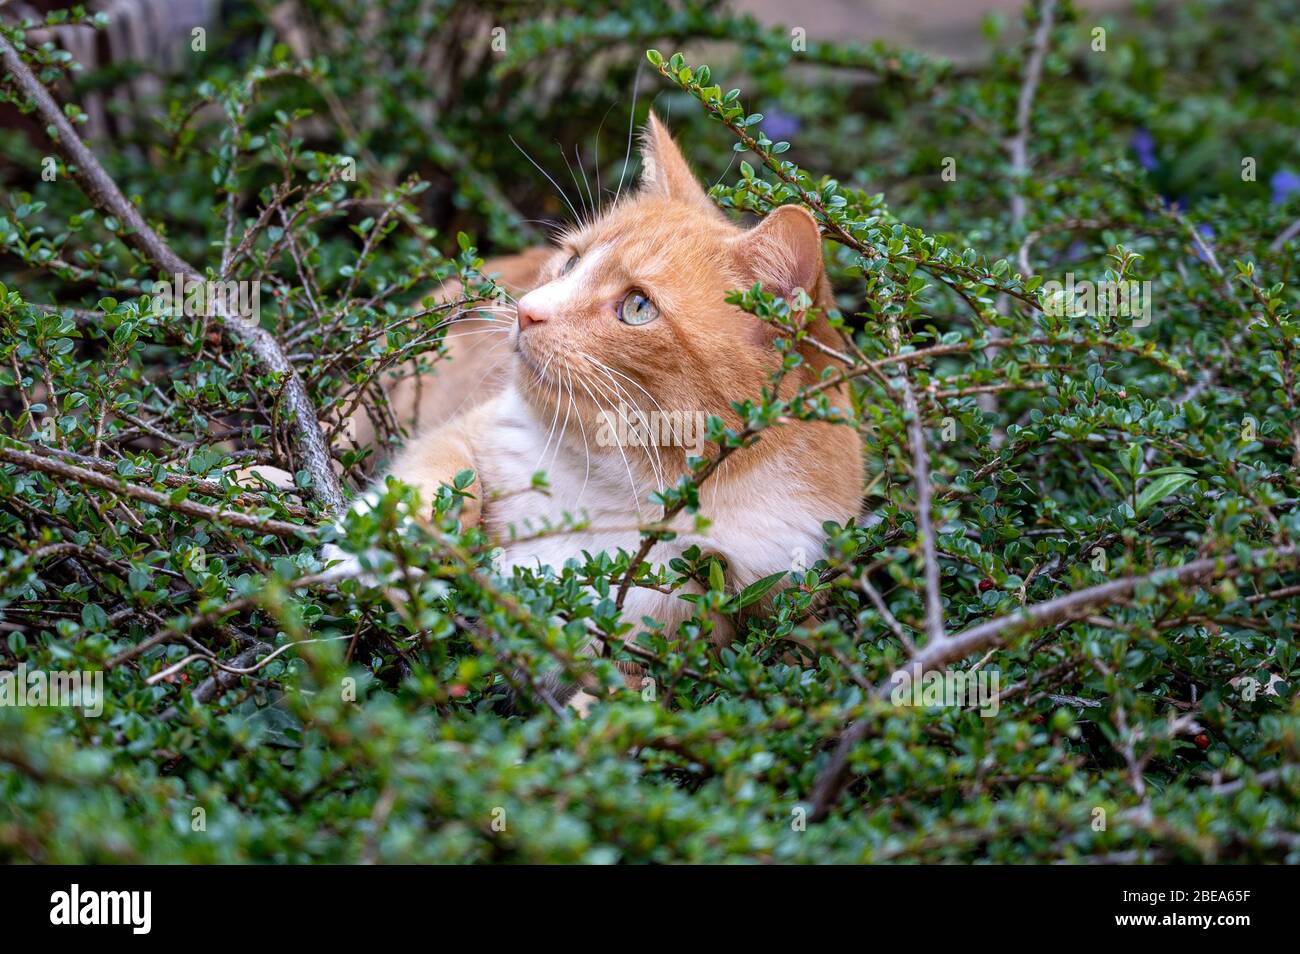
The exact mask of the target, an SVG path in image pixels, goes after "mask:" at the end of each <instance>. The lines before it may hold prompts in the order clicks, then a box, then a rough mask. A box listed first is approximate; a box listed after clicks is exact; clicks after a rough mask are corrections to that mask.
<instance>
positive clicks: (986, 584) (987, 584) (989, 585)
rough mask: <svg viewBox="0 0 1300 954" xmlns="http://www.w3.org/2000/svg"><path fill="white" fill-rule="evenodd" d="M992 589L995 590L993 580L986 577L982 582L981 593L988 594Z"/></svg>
mask: <svg viewBox="0 0 1300 954" xmlns="http://www.w3.org/2000/svg"><path fill="white" fill-rule="evenodd" d="M991 589H993V581H992V580H990V579H989V578H988V577H987V576H986V577H984V579H982V580H980V592H981V593H987V592H988V591H989V590H991Z"/></svg>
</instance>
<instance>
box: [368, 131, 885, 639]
mask: <svg viewBox="0 0 1300 954" xmlns="http://www.w3.org/2000/svg"><path fill="white" fill-rule="evenodd" d="M643 154H644V156H645V160H646V163H645V165H646V168H647V172H646V174H645V176H644V177H643V181H642V184H641V187H640V189H639V190H638V191H636V192H635V193H633V194H630V195H627V196H625V197H623V198H622V199H621V200H620V201H618V202H617V203H616V204H615V205H614V206H613V207H612V208H611V209H609V210H608V211H606V212H604V213H603V214H602V215H601V216H600V217H599V218H598V219H596V220H595V221H593V222H589V223H585V224H583V225H580V226H579V227H576V228H574V229H573V230H572V231H570V232H569V233H567V234H566V235H565V236H564V237H563V239H562V241H561V242H560V243H559V244H560V247H559V248H558V249H548V250H534V251H533V252H530V253H526V254H525V255H524V256H519V257H516V258H514V259H509V260H501V261H498V262H497V263H494V264H493V266H492V269H494V270H498V271H500V272H501V274H502V277H503V279H505V280H506V283H507V285H508V286H513V288H514V289H516V290H517V291H516V293H518V292H522V291H524V290H525V289H528V293H527V294H524V295H522V297H521V298H520V300H519V308H520V310H521V311H523V312H524V313H525V315H526V316H529V317H530V318H531V319H532V320H528V321H526V324H527V327H523V328H519V327H515V328H514V329H513V330H511V331H509V333H508V338H505V337H501V336H498V335H493V334H480V335H477V336H473V337H468V336H467V337H465V338H464V339H463V340H460V341H454V342H453V350H452V354H451V358H452V360H451V362H450V364H449V367H450V368H451V371H450V373H449V374H440V375H439V376H437V377H435V378H434V379H433V380H425V381H422V382H418V384H419V387H417V386H416V383H415V382H412V383H410V384H407V385H403V386H402V387H401V388H399V389H398V390H396V391H395V392H394V393H393V395H392V399H393V400H394V402H395V403H396V409H397V411H398V413H399V414H401V415H404V416H406V417H408V419H409V418H415V417H417V416H418V417H421V418H423V419H424V421H425V422H426V424H425V428H424V429H423V430H422V431H421V432H420V433H419V434H418V435H417V436H416V437H415V438H414V439H413V440H412V441H411V442H410V444H409V445H408V446H407V447H406V448H405V449H404V450H403V451H402V452H401V453H400V454H399V455H398V456H397V457H396V459H395V460H394V461H393V464H392V473H393V474H394V475H395V476H397V477H398V478H400V479H402V480H405V481H406V482H408V483H411V484H413V485H414V486H416V487H417V489H419V490H420V491H421V494H422V497H423V498H424V499H425V500H429V499H431V497H432V496H433V494H434V493H435V492H436V489H437V487H438V485H439V484H440V483H444V482H450V480H451V478H452V477H453V476H454V475H455V474H456V473H457V472H458V471H460V470H462V469H465V468H470V469H473V470H475V472H476V474H477V475H478V480H477V481H476V483H475V485H474V486H473V487H472V488H471V490H472V491H473V492H474V493H475V494H476V495H477V497H478V499H479V500H480V501H481V508H479V507H471V508H469V509H468V510H467V511H466V512H465V513H463V514H462V519H463V521H465V522H474V521H477V520H480V519H481V520H482V521H483V523H484V524H485V527H486V529H487V530H488V531H489V533H490V534H491V535H492V536H493V537H495V538H497V539H500V540H502V541H509V540H510V538H511V533H512V530H520V529H522V528H521V527H519V526H518V525H519V524H520V523H521V522H528V521H531V520H534V519H537V520H539V521H540V520H542V519H553V518H554V517H555V516H557V514H558V513H559V512H560V510H561V509H563V507H562V505H563V506H564V507H567V506H568V505H573V506H575V507H576V506H583V504H584V500H583V494H584V493H585V492H586V490H587V488H586V482H585V481H583V477H584V474H583V469H582V465H583V462H584V455H585V457H586V469H587V474H586V478H587V480H592V481H593V486H594V487H595V490H594V491H593V492H592V493H591V494H590V498H589V501H590V503H591V507H592V509H593V511H594V513H593V515H592V527H591V530H590V532H589V533H587V534H586V535H585V536H582V537H579V538H577V539H574V540H570V541H568V543H567V545H566V546H567V549H565V546H559V547H555V546H552V547H551V548H550V549H545V548H534V549H527V548H525V547H522V546H521V545H518V544H515V545H513V549H512V550H511V561H512V562H513V563H529V562H562V559H563V558H564V556H565V555H566V553H567V554H568V555H577V554H578V553H579V552H580V551H581V550H583V549H586V550H589V551H591V552H595V551H597V550H599V549H612V548H614V547H623V548H624V549H627V550H629V551H630V550H634V549H635V547H636V543H637V540H638V534H637V531H636V527H637V525H638V524H639V523H640V522H643V521H644V520H645V519H653V518H654V517H655V516H657V512H658V508H657V506H655V505H652V504H648V503H647V502H646V499H645V498H646V496H647V494H646V493H645V492H644V491H646V489H647V488H648V489H654V488H656V487H659V486H665V485H668V486H670V485H672V484H673V483H675V482H676V480H677V479H678V477H679V476H680V475H681V474H682V473H684V471H685V464H686V458H687V455H688V451H687V450H685V449H683V448H681V447H672V446H657V447H644V446H635V445H634V446H627V447H597V446H593V444H592V440H591V436H592V433H593V431H594V428H595V427H596V422H597V421H599V420H600V415H601V414H602V413H603V412H604V411H605V410H606V409H608V408H609V407H610V405H611V404H612V403H613V402H614V401H615V400H620V401H621V400H623V399H624V397H626V398H627V399H628V402H627V403H629V404H631V405H640V409H641V410H643V411H646V412H649V411H653V410H656V409H658V410H662V411H670V412H684V413H687V414H695V413H697V412H701V413H703V414H706V415H707V414H717V415H720V416H721V417H723V418H724V419H725V420H727V422H728V424H729V425H730V426H732V427H739V426H740V424H741V422H740V421H739V419H738V417H737V415H736V414H735V412H734V411H733V410H731V408H730V404H731V402H733V401H743V400H746V399H755V400H756V399H757V398H758V397H759V395H760V393H761V392H762V389H763V388H764V387H765V386H766V385H768V384H769V382H770V379H771V376H772V374H773V372H774V371H775V370H776V369H777V367H778V362H779V357H778V355H777V353H776V350H775V348H774V347H773V344H772V342H773V339H774V337H775V335H776V332H775V331H774V329H772V328H771V327H770V326H768V325H766V324H765V323H764V322H762V321H761V320H760V319H758V318H756V317H754V316H753V315H750V314H747V313H746V312H744V311H742V310H741V309H740V308H738V307H735V306H733V305H729V304H728V303H727V302H726V300H725V298H726V295H727V292H728V291H729V290H731V289H735V288H747V287H749V286H750V285H751V284H753V283H754V282H755V281H761V282H763V284H764V287H765V288H766V289H768V290H770V291H776V292H778V293H784V294H789V293H791V292H792V291H793V290H794V289H795V288H796V287H801V288H804V289H806V290H807V291H808V293H809V294H810V296H811V297H812V298H813V300H814V304H815V307H816V308H817V309H818V310H825V309H827V308H830V307H832V306H833V299H832V297H831V289H830V284H829V282H828V280H827V278H826V275H825V269H824V265H823V262H822V250H821V240H820V235H819V232H818V229H817V225H816V223H815V221H814V220H813V218H812V216H811V215H809V214H808V213H807V212H806V211H805V210H803V209H802V208H798V207H783V208H781V209H777V210H775V211H774V212H773V213H771V214H770V215H769V216H768V217H767V218H766V219H765V220H764V221H762V222H761V223H759V224H758V225H757V226H755V227H753V228H751V229H743V228H741V227H739V226H737V225H735V224H733V223H732V222H731V221H729V220H728V219H727V218H726V216H725V215H723V214H722V213H721V212H720V211H719V210H718V209H716V208H715V207H714V206H713V205H712V203H711V202H710V201H709V200H708V198H707V196H706V195H705V193H704V190H703V189H702V188H701V187H700V185H699V184H698V182H697V181H696V179H695V178H694V176H693V175H692V174H691V172H690V169H689V167H688V166H687V164H686V161H685V159H684V158H683V157H682V155H681V152H680V151H679V149H678V147H677V145H676V144H675V143H674V142H673V140H672V138H671V136H670V135H669V134H668V132H667V130H666V129H665V128H664V127H663V125H662V124H661V123H660V122H659V121H658V120H657V119H656V118H655V117H654V116H653V115H652V116H651V119H650V122H649V124H648V126H647V128H646V131H645V136H644V142H643ZM575 255H576V256H577V259H576V263H575V264H574V265H573V268H572V271H571V272H570V271H567V270H566V263H570V262H571V260H573V258H574V256H575ZM633 289H637V290H640V291H641V292H642V293H644V294H645V295H646V296H647V297H648V298H649V299H650V300H651V301H652V302H653V303H654V305H655V306H657V308H658V313H659V317H657V318H656V319H655V320H652V321H650V322H649V323H648V324H644V325H629V324H626V323H624V322H623V321H620V320H619V313H618V308H619V303H620V302H621V301H622V300H623V299H624V297H625V296H626V295H627V294H628V293H629V291H630V290H633ZM457 293H458V291H457V290H456V289H451V290H449V291H448V292H446V293H445V295H446V296H451V295H455V294H457ZM522 323H524V322H522V321H521V324H522ZM811 333H812V335H813V336H814V337H815V338H816V339H817V340H818V341H820V342H822V343H823V344H826V345H830V346H835V345H836V344H837V341H836V334H835V332H834V330H833V329H832V328H830V326H829V324H828V323H827V322H826V320H825V319H824V318H821V317H819V318H818V319H817V320H816V323H815V324H814V325H813V327H812V329H811ZM802 356H803V358H804V362H803V365H802V366H801V367H800V368H799V369H797V370H796V371H794V372H793V373H792V374H790V375H788V376H787V378H786V380H785V381H784V383H783V384H782V393H784V394H786V395H788V394H790V393H792V392H793V391H794V390H795V389H796V388H799V387H802V386H805V385H808V384H812V383H815V382H816V381H817V380H818V379H819V376H820V373H821V371H822V370H823V369H824V368H825V367H826V364H827V363H828V361H829V360H830V359H829V358H827V357H826V356H825V355H824V354H823V353H822V352H821V351H818V350H817V349H815V348H813V347H812V346H810V345H805V348H804V351H803V352H802ZM601 365H603V366H604V370H602V368H601ZM421 389H422V391H423V393H422V394H421V395H420V397H418V398H417V394H419V393H420V391H421ZM620 390H621V392H622V396H620V395H619V394H618V392H619V391H620ZM827 396H828V398H829V400H830V401H831V403H832V404H835V405H837V406H839V407H841V408H844V409H845V410H846V411H847V410H848V397H847V395H846V394H845V393H844V392H843V391H842V390H840V391H830V392H828V395H827ZM466 406H468V407H469V408H470V409H469V410H467V411H464V410H462V411H461V412H460V413H457V409H458V408H463V407H466ZM849 416H851V415H849ZM571 417H574V418H576V420H575V422H574V423H573V426H570V418H571ZM561 419H563V421H564V428H563V430H561V429H560V427H559V423H560V420H561ZM429 421H432V422H433V426H428V422H429ZM548 428H549V432H548V430H547V429H548ZM580 428H581V431H580ZM543 438H545V444H544V445H543V444H542V439H543ZM538 447H541V448H542V453H541V455H540V456H541V458H542V459H543V460H549V461H550V465H551V467H552V468H553V470H552V474H551V478H552V482H553V484H554V490H555V492H554V495H553V498H548V497H546V496H543V495H542V494H540V493H537V492H535V491H531V490H530V489H529V481H530V478H531V468H530V466H529V464H530V461H531V456H530V454H532V452H534V451H535V450H536V449H537V448H538ZM708 452H709V453H716V448H709V451H708ZM623 468H626V469H627V474H628V482H627V483H630V487H631V493H630V494H629V492H628V487H627V486H624V487H623V488H622V490H621V491H620V489H619V484H620V482H621V481H623V477H622V470H623ZM593 473H594V475H595V476H594V478H593V477H592V474H593ZM561 481H564V483H565V486H563V487H562V486H561V485H560V482H561ZM579 481H582V482H583V490H582V491H578V489H577V488H576V487H572V486H568V485H569V484H571V483H577V482H579ZM861 489H862V462H861V447H860V442H859V437H858V434H857V431H856V430H854V429H853V428H852V427H848V426H836V425H830V424H821V423H804V422H797V421H796V422H791V423H788V424H785V425H783V426H780V427H774V428H769V429H767V430H765V431H764V432H763V433H762V436H761V439H760V440H759V442H758V443H757V444H756V445H754V446H753V447H751V448H747V449H745V450H741V451H738V452H736V453H735V454H733V455H732V456H731V457H730V458H729V459H728V460H727V461H726V462H725V463H724V464H723V466H722V467H720V468H719V470H718V472H717V473H715V474H714V475H713V476H712V477H711V478H710V479H709V481H708V482H707V483H706V484H705V485H704V489H703V490H702V493H701V509H702V511H703V512H704V515H705V516H707V517H709V518H710V519H711V520H713V521H714V522H715V525H714V527H713V528H712V529H711V530H710V531H709V532H707V533H706V534H704V535H703V536H700V535H697V534H694V533H693V518H692V517H689V516H688V515H686V514H683V515H681V516H680V517H679V519H678V521H677V524H676V526H677V527H679V528H680V529H681V532H682V536H681V537H680V538H679V539H678V540H677V541H675V542H674V543H672V544H659V545H657V546H656V548H655V550H653V551H652V552H651V559H652V560H655V561H657V562H661V561H663V560H665V559H667V558H669V557H670V556H671V555H673V553H674V552H680V550H681V549H684V548H685V546H687V545H689V544H690V543H699V544H701V546H702V549H706V550H708V549H713V550H716V551H717V552H719V553H721V554H722V556H723V557H724V558H725V559H726V560H727V562H728V564H729V570H730V576H731V581H732V583H733V584H734V585H735V586H743V585H745V584H746V583H748V582H751V581H752V580H754V579H757V578H758V577H759V576H762V575H766V574H768V573H772V572H774V570H780V569H789V565H790V563H791V562H792V561H791V558H790V554H789V551H790V549H791V548H793V547H800V548H802V547H803V546H805V545H807V546H810V547H814V548H817V549H819V548H820V545H821V541H820V533H821V531H820V523H821V522H822V521H824V520H836V521H838V522H841V523H843V522H846V521H847V520H848V519H850V518H851V517H853V516H855V515H856V514H857V512H858V508H859V504H860V499H861ZM620 493H621V494H623V495H626V496H627V497H628V499H627V500H625V501H624V502H623V503H621V504H620V503H619V495H620ZM584 509H586V508H585V507H584ZM601 520H605V521H609V522H610V523H611V524H612V523H620V524H621V526H619V527H613V526H610V527H604V526H603V525H601V524H600V521H601ZM504 545H506V546H507V547H511V545H510V544H509V543H508V542H507V543H505V544H504ZM817 555H818V554H817V553H816V552H810V553H808V555H807V558H808V560H809V562H811V561H812V560H813V559H816V557H817ZM655 599H657V600H658V602H654V600H655ZM633 602H634V601H629V605H628V608H627V609H628V617H629V618H633V619H635V618H638V615H637V613H636V611H635V609H634V607H633ZM637 608H639V609H642V610H643V611H645V612H647V613H649V615H654V616H656V618H659V619H661V620H665V622H667V623H668V624H669V625H672V624H675V623H676V622H680V620H681V619H683V618H685V616H688V615H689V606H688V605H687V604H684V603H683V602H682V601H680V600H677V599H676V597H662V596H661V595H660V594H651V595H650V596H649V597H647V601H646V602H645V604H644V606H639V607H637Z"/></svg>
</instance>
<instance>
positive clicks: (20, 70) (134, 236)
mask: <svg viewBox="0 0 1300 954" xmlns="http://www.w3.org/2000/svg"><path fill="white" fill-rule="evenodd" d="M0 59H3V61H4V65H5V68H6V70H7V71H8V73H9V79H10V81H11V82H12V83H13V84H14V85H15V86H16V87H17V88H18V89H19V90H21V91H22V93H23V94H24V95H26V96H27V97H28V98H29V99H30V100H31V101H32V102H33V103H34V104H35V108H36V113H37V115H38V116H39V117H40V119H41V120H42V125H43V126H45V127H47V128H49V127H52V128H53V130H54V134H55V135H54V142H53V145H54V148H55V149H56V150H57V151H58V153H59V154H60V155H61V156H62V157H63V160H64V162H65V163H67V165H68V168H69V171H70V172H71V173H72V176H73V178H75V179H76V181H77V183H78V184H79V185H80V186H81V188H82V190H83V191H84V192H85V193H86V195H87V197H88V198H89V199H90V200H91V202H92V203H93V204H94V205H95V207H96V208H97V209H99V210H100V211H101V212H102V213H104V214H105V215H112V216H115V217H116V218H117V219H118V220H119V221H120V222H121V223H122V224H123V231H122V239H123V241H125V242H126V243H127V245H129V246H130V247H131V248H133V249H135V250H136V251H137V252H139V253H140V254H141V255H142V256H143V257H144V258H145V260H147V261H148V262H150V263H152V264H153V265H154V267H156V268H157V269H158V270H159V271H161V272H163V273H164V274H166V275H169V276H170V275H173V274H180V275H183V276H185V277H186V278H188V279H192V280H195V281H203V277H202V276H201V275H200V274H199V272H198V270H197V269H195V268H194V266H192V265H190V264H189V263H188V262H186V261H185V260H184V259H182V258H181V257H180V256H179V255H177V254H176V253H175V252H174V251H172V249H171V247H170V246H169V245H168V244H167V243H166V242H164V241H163V240H162V238H161V237H160V236H159V235H158V233H157V232H155V231H154V230H153V229H152V228H151V227H150V226H149V224H148V223H147V222H146V221H145V219H144V216H142V215H141V214H140V210H139V209H138V208H136V206H135V204H134V203H132V202H130V201H129V200H128V199H127V198H126V196H124V195H123V194H122V190H121V189H119V188H118V186H117V183H116V182H114V181H113V179H112V177H110V176H109V174H108V173H107V172H105V171H104V167H103V166H101V165H100V164H99V160H98V159H96V158H95V155H94V153H93V152H91V151H90V149H88V148H87V147H86V144H85V143H83V142H82V141H81V137H80V136H78V135H77V132H76V130H75V129H73V128H72V123H71V122H69V121H68V118H67V117H66V116H65V115H64V114H63V110H62V109H60V108H59V105H58V103H56V102H55V101H54V97H53V96H51V95H50V92H49V90H47V89H46V88H45V86H44V84H42V83H41V82H40V81H39V80H38V79H37V78H36V76H35V75H34V74H33V73H32V71H31V69H30V68H29V67H28V66H27V64H26V63H24V62H23V59H22V57H21V56H19V55H18V51H17V50H15V49H14V47H13V45H12V44H11V43H10V42H9V40H8V39H7V38H6V37H4V36H2V35H0ZM218 304H219V306H220V307H219V309H218V311H219V314H218V318H219V319H220V322H221V326H222V328H223V329H224V331H225V333H226V334H227V336H228V337H229V338H230V339H231V340H232V341H234V342H235V343H237V344H239V345H242V346H243V347H245V348H247V349H248V350H249V351H251V352H252V354H253V356H254V357H255V358H256V359H257V360H258V362H259V363H260V364H261V365H262V366H263V367H265V368H266V369H267V370H268V371H270V372H272V373H274V374H279V375H283V377H284V401H285V404H286V405H287V406H288V408H289V413H290V416H291V418H292V420H293V445H294V450H295V452H296V453H297V455H298V457H299V458H301V463H302V466H303V468H304V469H306V470H307V472H308V473H310V474H311V477H312V488H311V489H312V492H313V493H314V494H315V495H316V497H317V498H318V499H319V500H320V501H321V503H322V504H324V505H325V507H326V508H327V509H328V510H330V511H332V512H338V511H341V510H343V509H344V507H345V505H346V501H345V499H344V496H343V488H342V486H341V485H340V484H339V479H338V477H337V476H336V475H335V473H334V467H333V464H332V463H331V459H330V453H329V448H328V447H327V446H326V444H325V439H324V437H323V436H322V435H321V429H320V424H319V423H318V421H317V419H316V409H315V407H314V406H313V404H312V401H311V398H310V397H308V395H307V391H306V388H304V387H303V384H302V381H301V379H300V378H299V377H298V373H297V371H296V370H294V367H293V365H292V364H291V363H290V362H289V359H288V358H286V357H285V355H284V352H283V351H282V350H281V348H280V345H279V344H278V343H277V342H276V340H275V338H274V337H273V336H272V335H271V333H270V332H268V331H267V330H265V329H264V328H262V327H261V326H260V325H257V324H255V323H253V322H251V321H248V320H246V319H244V318H242V317H240V316H238V315H234V314H231V313H230V312H229V311H228V309H227V308H226V307H225V304H224V303H218Z"/></svg>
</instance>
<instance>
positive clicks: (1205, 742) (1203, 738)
mask: <svg viewBox="0 0 1300 954" xmlns="http://www.w3.org/2000/svg"><path fill="white" fill-rule="evenodd" d="M1196 747H1197V748H1198V749H1208V748H1209V747H1210V737H1209V736H1208V735H1206V734H1205V733H1204V732H1202V733H1201V734H1200V735H1198V736H1197V737H1196Z"/></svg>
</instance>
